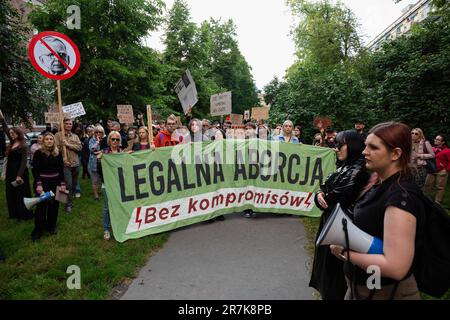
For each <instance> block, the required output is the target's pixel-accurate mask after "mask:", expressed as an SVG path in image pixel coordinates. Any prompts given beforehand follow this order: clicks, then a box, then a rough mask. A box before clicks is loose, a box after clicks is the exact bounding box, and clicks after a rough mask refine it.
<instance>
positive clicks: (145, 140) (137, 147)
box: [132, 126, 150, 151]
mask: <svg viewBox="0 0 450 320" xmlns="http://www.w3.org/2000/svg"><path fill="white" fill-rule="evenodd" d="M149 135H150V133H149V131H148V129H147V127H144V126H142V127H140V128H139V130H138V142H136V143H134V144H133V149H132V151H141V150H148V149H150V142H149Z"/></svg>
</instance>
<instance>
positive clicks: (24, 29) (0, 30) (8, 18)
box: [0, 1, 53, 125]
mask: <svg viewBox="0 0 450 320" xmlns="http://www.w3.org/2000/svg"><path fill="white" fill-rule="evenodd" d="M30 34H31V29H30V27H29V26H28V25H26V24H24V23H23V22H22V21H21V17H20V15H19V12H18V11H17V10H16V9H15V8H13V7H12V6H11V4H10V2H9V1H1V2H0V82H1V83H2V90H1V92H2V93H1V95H2V96H1V97H0V99H1V105H0V108H1V109H2V110H3V112H4V114H6V115H8V116H9V117H10V118H11V120H12V122H13V123H17V122H18V121H22V122H24V123H25V124H28V125H29V123H28V120H29V117H30V115H36V114H39V113H41V111H42V110H43V108H45V107H46V106H48V103H49V96H50V95H51V94H52V93H53V92H52V91H53V88H52V86H51V84H50V83H49V82H48V81H45V79H42V78H41V77H40V76H39V75H38V74H37V72H36V71H35V70H34V69H33V67H32V66H31V64H30V62H29V60H28V54H27V39H28V37H29V35H30Z"/></svg>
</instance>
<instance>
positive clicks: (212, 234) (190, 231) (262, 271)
mask: <svg viewBox="0 0 450 320" xmlns="http://www.w3.org/2000/svg"><path fill="white" fill-rule="evenodd" d="M305 242H306V233H305V230H304V227H303V224H302V223H301V222H300V221H299V219H298V217H294V216H276V215H271V214H259V215H258V217H257V218H254V219H246V218H243V217H242V216H241V215H240V214H228V215H226V220H225V221H216V222H214V223H199V224H196V225H192V226H188V227H184V228H182V229H178V230H174V231H172V234H171V236H170V238H169V240H168V241H167V243H166V244H165V245H164V247H163V248H161V249H160V250H159V251H158V252H157V253H156V254H155V255H154V256H152V257H151V258H150V260H149V261H148V263H147V265H146V266H145V267H144V268H143V269H142V270H141V271H140V273H139V275H138V277H137V278H136V279H134V280H133V282H132V284H131V285H130V286H129V288H128V290H127V291H126V292H125V293H124V295H123V296H122V297H121V299H125V300H127V299H149V300H158V299H164V300H166V299H167V300H177V299H180V300H194V299H195V300H197V299H198V300H244V299H248V300H311V299H315V298H314V296H313V292H314V290H313V289H311V288H309V287H308V281H309V270H307V265H308V263H309V262H310V258H309V256H308V254H307V253H306V251H305V249H304V248H303V246H304V244H305ZM308 269H309V268H308Z"/></svg>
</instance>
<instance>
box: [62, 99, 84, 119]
mask: <svg viewBox="0 0 450 320" xmlns="http://www.w3.org/2000/svg"><path fill="white" fill-rule="evenodd" d="M62 109H63V112H64V113H70V115H71V117H72V119H75V118H76V117H79V116H84V115H85V114H86V111H84V108H83V104H82V103H81V102H77V103H73V104H69V105H67V106H63V107H62Z"/></svg>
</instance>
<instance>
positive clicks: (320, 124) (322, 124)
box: [313, 117, 332, 131]
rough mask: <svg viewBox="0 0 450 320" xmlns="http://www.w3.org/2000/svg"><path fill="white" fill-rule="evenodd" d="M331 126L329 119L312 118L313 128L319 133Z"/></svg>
mask: <svg viewBox="0 0 450 320" xmlns="http://www.w3.org/2000/svg"><path fill="white" fill-rule="evenodd" d="M331 124H332V121H331V119H330V118H321V117H316V118H314V122H313V125H314V127H315V128H317V129H319V130H320V131H323V130H325V129H326V128H328V127H329V126H331Z"/></svg>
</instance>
